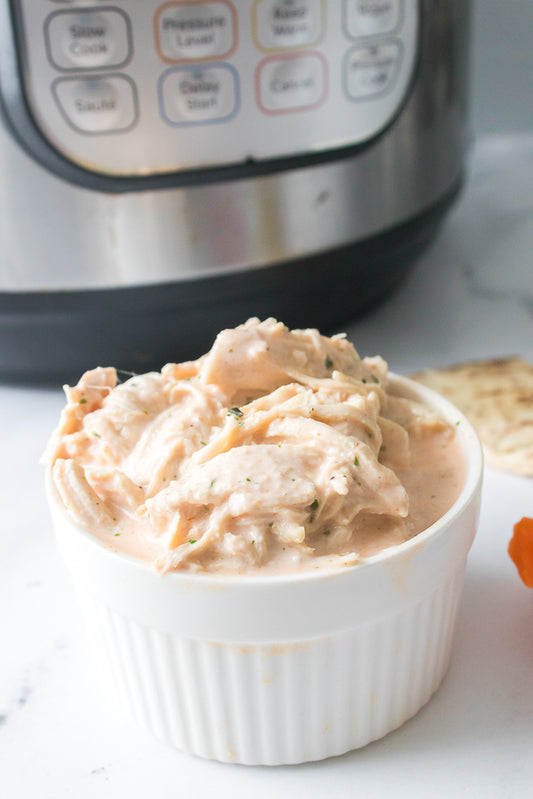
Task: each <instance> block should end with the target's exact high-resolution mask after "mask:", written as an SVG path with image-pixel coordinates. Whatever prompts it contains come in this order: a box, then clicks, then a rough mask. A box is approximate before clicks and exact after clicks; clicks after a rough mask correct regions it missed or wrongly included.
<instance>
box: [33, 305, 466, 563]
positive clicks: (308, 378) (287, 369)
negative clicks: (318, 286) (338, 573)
mask: <svg viewBox="0 0 533 799" xmlns="http://www.w3.org/2000/svg"><path fill="white" fill-rule="evenodd" d="M65 392H66V396H67V405H66V407H65V409H64V410H63V412H62V414H61V419H60V423H59V426H58V428H57V430H56V431H55V433H54V434H53V436H52V438H51V440H50V443H49V446H48V448H47V451H46V453H45V456H44V459H45V462H46V463H47V464H48V465H49V467H50V468H51V470H52V479H53V482H54V485H55V487H56V489H57V494H58V497H59V499H60V501H61V502H62V504H63V505H64V507H65V510H66V512H67V513H68V515H69V516H70V517H71V518H72V520H73V521H74V522H75V523H76V524H78V525H80V526H82V527H84V528H88V529H91V530H92V531H93V532H94V533H95V534H96V535H97V536H98V537H99V538H101V540H104V541H106V542H107V543H108V544H109V545H110V546H112V547H113V548H116V549H119V550H121V551H124V552H127V553H130V554H134V555H137V556H139V557H144V558H148V559H152V560H154V562H155V565H156V567H157V568H158V569H159V570H160V571H161V572H166V571H169V570H178V569H188V570H204V569H205V570H210V571H226V572H235V571H236V572H246V571H249V570H255V569H262V570H264V571H268V570H270V571H276V570H282V571H283V570H291V569H299V568H314V567H330V566H334V565H341V564H351V563H354V562H356V561H357V560H358V559H359V558H360V557H362V556H366V555H368V554H372V553H373V552H376V551H379V550H380V549H382V548H383V547H386V546H390V545H393V544H397V543H400V542H401V541H404V540H406V539H407V538H409V537H410V536H412V535H414V534H416V532H419V528H420V524H424V525H425V524H426V523H427V518H428V516H427V513H422V514H420V513H419V514H418V515H417V512H413V509H412V508H411V507H410V502H411V503H412V500H413V497H411V496H410V492H409V483H410V477H409V475H410V471H411V466H412V464H411V454H412V449H413V447H412V445H413V442H415V444H416V446H417V447H418V449H419V450H420V447H421V442H425V443H426V445H427V447H429V448H430V449H429V450H427V452H426V450H424V452H425V455H424V452H423V453H422V455H424V457H426V458H428V457H431V456H430V455H429V456H428V452H430V453H431V452H433V453H434V452H435V451H436V449H435V448H440V450H441V451H443V450H447V455H448V456H449V461H450V463H448V462H447V467H446V468H447V469H448V472H449V474H450V485H452V486H453V487H452V488H450V487H449V486H448V489H447V491H445V492H444V493H443V492H442V490H441V492H440V494H441V496H442V501H441V502H440V504H439V503H434V502H433V506H434V510H433V515H435V514H438V515H441V513H442V512H443V507H444V506H445V505H447V506H448V507H449V505H451V504H452V502H453V499H454V498H455V495H456V494H457V492H458V490H459V485H460V474H459V471H460V470H459V469H458V468H457V464H456V465H455V468H452V466H451V465H450V464H451V463H452V462H453V460H454V458H455V456H456V455H457V453H456V452H455V450H454V448H453V447H454V444H453V431H452V430H451V429H450V426H449V425H448V424H447V423H446V422H444V421H443V420H442V419H440V418H439V417H437V416H436V415H435V414H434V413H433V412H431V411H429V410H427V409H425V408H424V407H422V406H420V405H417V404H416V403H413V402H412V401H410V400H408V399H405V398H401V397H396V396H389V393H388V377H387V365H386V363H385V362H384V361H383V360H382V359H381V358H364V359H361V358H360V357H359V355H358V354H357V352H356V351H355V349H354V348H353V346H352V345H351V344H350V343H349V342H348V341H347V340H346V338H345V337H343V336H334V337H332V338H326V337H325V336H322V335H320V333H319V332H318V331H316V330H293V331H290V330H288V329H287V328H286V327H285V326H284V325H283V324H281V323H280V322H277V321H275V320H273V319H267V320H266V321H264V322H260V321H259V320H257V319H250V320H249V321H248V322H246V324H244V325H241V326H239V327H237V328H235V329H233V330H224V331H222V332H221V333H220V334H219V336H218V337H217V339H216V341H215V343H214V345H213V347H212V349H211V351H210V352H209V353H208V354H207V355H204V356H203V357H201V358H199V359H198V360H197V361H192V362H188V363H184V364H167V365H166V366H165V367H164V368H163V369H162V371H161V373H155V372H152V373H149V374H145V375H140V376H135V377H132V378H131V379H129V380H127V381H126V382H124V383H118V382H117V374H116V371H115V370H114V369H112V368H106V369H102V368H97V369H93V370H91V371H88V372H86V373H85V374H84V375H83V377H82V378H81V380H80V381H79V383H78V385H77V386H75V387H74V388H70V387H66V388H65ZM427 447H426V449H427ZM431 447H432V448H433V449H431ZM420 457H422V456H420ZM443 457H444V455H442V454H441V456H440V458H441V460H440V461H439V462H438V463H437V464H436V465H435V469H440V472H441V473H442V470H443V468H444V466H443V461H442V458H443ZM455 459H456V458H455ZM428 468H431V466H430V465H429V466H428ZM411 482H412V484H413V486H414V485H415V482H416V481H415V480H411ZM434 483H435V479H429V478H428V490H430V491H433V490H434ZM417 485H418V484H417ZM431 486H433V488H431ZM454 492H455V493H454ZM428 496H429V495H428ZM416 502H420V499H419V498H418V497H417V498H416ZM444 509H446V508H444ZM415 511H416V509H415ZM435 518H437V516H435ZM433 520H434V519H433ZM420 529H422V528H420Z"/></svg>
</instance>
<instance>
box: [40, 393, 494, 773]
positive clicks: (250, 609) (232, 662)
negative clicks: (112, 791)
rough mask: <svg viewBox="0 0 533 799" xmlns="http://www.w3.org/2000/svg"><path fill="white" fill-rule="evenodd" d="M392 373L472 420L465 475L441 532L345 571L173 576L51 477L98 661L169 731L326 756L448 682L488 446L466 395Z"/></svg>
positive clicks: (141, 713) (180, 739) (402, 715)
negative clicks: (68, 512) (463, 404)
mask: <svg viewBox="0 0 533 799" xmlns="http://www.w3.org/2000/svg"><path fill="white" fill-rule="evenodd" d="M395 381H396V383H397V385H401V387H402V390H403V391H404V393H409V394H410V395H411V396H413V397H415V398H418V399H422V400H423V401H424V402H426V403H427V404H429V405H431V406H433V407H435V408H437V409H438V410H439V411H440V412H441V413H442V414H443V415H444V416H445V417H446V418H448V419H449V420H450V421H452V422H453V423H455V422H459V425H458V427H457V431H458V436H459V440H460V442H461V445H462V449H463V454H464V457H465V460H466V462H467V479H466V483H465V487H464V489H463V491H462V493H461V496H460V497H459V499H458V500H457V502H456V503H455V505H454V507H453V508H452V509H451V510H450V511H449V512H448V513H447V514H446V515H445V516H444V517H443V518H442V519H441V520H440V521H439V522H437V523H436V524H434V525H433V526H432V527H430V528H429V529H428V530H426V531H425V532H423V533H421V534H420V535H418V536H417V537H416V538H414V539H412V540H411V541H408V542H406V543H405V544H402V545H400V546H398V547H394V548H391V549H389V550H386V551H385V552H383V553H381V554H380V555H377V556H375V557H373V558H370V559H368V560H367V561H366V562H364V563H362V564H360V565H357V566H354V567H346V568H345V569H343V570H341V571H335V572H327V573H324V572H315V573H312V574H310V573H307V574H297V575H289V576H287V575H284V576H275V577H258V576H255V577H245V578H242V577H240V578H239V577H224V576H220V575H218V576H217V575H212V576H210V575H203V574H186V573H171V574H167V575H165V576H163V577H162V576H160V575H158V574H157V573H156V572H155V571H154V570H153V569H151V568H150V567H149V566H147V565H146V564H144V563H142V562H140V561H137V560H135V559H133V558H130V557H127V556H124V555H120V554H117V553H114V552H112V551H110V550H109V549H107V548H106V547H104V546H103V545H102V544H100V543H99V541H98V540H97V539H96V538H94V537H93V536H91V535H90V534H89V533H87V532H85V531H82V530H78V529H76V528H75V527H74V526H73V525H72V523H71V522H70V521H69V520H68V519H67V518H66V516H65V514H64V513H63V510H62V508H61V507H60V506H59V503H58V501H57V498H56V497H55V495H54V491H53V487H52V486H51V484H50V481H49V483H48V494H49V500H50V506H51V510H52V516H53V520H54V526H55V530H56V534H57V538H58V541H59V544H60V547H61V550H62V552H63V556H64V558H65V560H66V562H67V565H68V567H69V569H70V571H71V573H72V575H73V577H74V579H75V582H76V586H77V588H78V594H79V597H80V601H81V604H82V608H83V611H84V614H85V617H86V619H87V622H88V626H89V629H90V631H91V633H92V639H93V644H94V647H95V652H96V655H97V661H98V662H99V663H100V664H101V665H102V667H103V669H104V671H105V672H106V673H107V676H108V678H109V681H110V684H111V685H112V687H113V691H114V693H115V694H118V695H119V696H120V697H121V699H122V702H123V704H124V706H125V707H126V708H127V709H128V710H129V712H130V713H131V714H132V715H133V716H134V717H135V718H136V719H137V720H138V721H139V722H140V723H141V724H143V725H145V726H147V727H148V728H150V729H151V730H152V731H153V733H154V734H155V735H156V736H157V737H158V738H160V739H161V740H164V741H166V742H167V743H170V744H172V745H174V746H176V747H177V748H179V749H182V750H184V751H188V752H192V753H194V754H197V755H200V756H202V757H209V758H215V759H217V760H221V761H229V762H238V763H246V764H265V765H276V764H287V763H300V762H303V761H309V760H320V759H322V758H325V757H329V756H332V755H338V754H341V753H343V752H346V751H348V750H350V749H354V748H357V747H361V746H364V745H365V744H367V743H369V742H370V741H372V740H375V739H377V738H380V737H381V736H383V735H385V734H386V733H387V732H389V731H391V730H393V729H395V728H396V727H398V726H400V725H401V724H402V723H403V722H404V721H406V720H407V719H408V718H410V717H411V716H413V715H414V714H415V713H416V712H417V711H418V710H419V709H420V708H421V707H422V705H424V704H425V702H427V701H428V699H429V698H430V697H431V695H432V694H433V693H434V691H435V690H436V689H437V687H438V686H439V684H440V682H441V680H442V678H443V676H444V674H445V671H446V668H447V665H448V661H449V657H450V651H451V644H452V638H453V630H454V625H455V618H456V614H457V607H458V603H459V599H460V594H461V588H462V583H463V575H464V569H465V564H466V557H467V554H468V551H469V549H470V546H471V544H472V541H473V538H474V535H475V530H476V525H477V517H478V510H479V496H480V486H481V473H482V456H481V449H480V445H479V442H478V439H477V437H476V435H475V433H474V432H473V430H472V428H471V427H470V425H469V424H468V422H467V421H466V419H465V418H464V417H463V416H462V415H461V414H460V413H459V412H458V411H457V410H456V409H455V408H453V406H451V405H450V404H449V403H447V402H446V401H445V400H443V399H442V398H440V397H438V396H437V395H435V394H434V393H433V392H430V391H428V390H427V389H423V388H422V387H420V386H418V385H416V384H413V383H411V382H410V381H406V380H401V379H398V378H396V379H395Z"/></svg>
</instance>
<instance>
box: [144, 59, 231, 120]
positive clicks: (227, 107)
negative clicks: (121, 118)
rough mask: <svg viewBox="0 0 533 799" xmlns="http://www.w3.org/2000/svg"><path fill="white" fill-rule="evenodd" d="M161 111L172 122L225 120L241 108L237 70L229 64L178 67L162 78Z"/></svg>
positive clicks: (160, 90) (160, 86) (160, 85)
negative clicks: (206, 66)
mask: <svg viewBox="0 0 533 799" xmlns="http://www.w3.org/2000/svg"><path fill="white" fill-rule="evenodd" d="M159 99H160V104H161V114H162V116H163V118H164V119H165V120H166V121H167V122H168V123H169V124H171V125H201V124H206V123H209V122H223V121H225V120H228V119H230V118H231V117H232V116H234V115H235V114H236V113H237V111H238V109H239V102H240V99H239V81H238V76H237V72H236V71H235V69H234V68H233V67H231V66H229V65H228V64H218V65H217V66H210V67H208V68H205V69H202V68H195V69H191V68H188V67H176V68H175V69H172V70H169V71H168V72H166V73H165V74H164V75H163V76H162V77H161V80H160V84H159Z"/></svg>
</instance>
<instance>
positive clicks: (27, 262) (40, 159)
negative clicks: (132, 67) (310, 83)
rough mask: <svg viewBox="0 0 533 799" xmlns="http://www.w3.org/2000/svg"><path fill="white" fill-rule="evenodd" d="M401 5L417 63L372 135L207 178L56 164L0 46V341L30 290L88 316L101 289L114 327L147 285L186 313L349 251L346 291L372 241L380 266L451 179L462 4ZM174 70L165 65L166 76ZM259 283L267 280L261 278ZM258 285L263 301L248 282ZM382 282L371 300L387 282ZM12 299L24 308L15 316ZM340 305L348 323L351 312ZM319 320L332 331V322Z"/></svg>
mask: <svg viewBox="0 0 533 799" xmlns="http://www.w3.org/2000/svg"><path fill="white" fill-rule="evenodd" d="M409 2H412V3H414V5H415V6H416V18H417V26H418V27H417V30H416V39H417V44H416V57H415V59H414V62H413V68H412V71H411V74H410V76H409V81H408V85H407V87H406V90H405V92H404V97H403V98H402V101H401V103H400V104H399V106H398V108H397V109H395V111H394V114H393V115H392V117H391V118H390V119H389V120H388V121H387V123H386V125H385V126H384V128H383V130H380V131H379V133H378V134H377V135H375V136H372V137H370V138H369V139H368V140H365V141H362V142H359V143H356V144H353V143H343V146H339V147H329V148H328V149H326V150H321V149H320V148H316V149H313V150H312V151H308V152H305V153H303V152H301V151H298V152H297V153H296V154H288V155H285V156H280V155H279V154H278V155H277V156H276V157H268V158H264V159H263V160H261V159H252V160H249V161H248V162H243V163H239V164H234V163H230V164H215V169H213V168H212V167H213V164H210V165H208V168H207V169H203V168H200V167H197V166H196V167H193V168H188V169H185V170H179V169H176V170H174V171H172V170H170V171H166V172H165V171H162V172H154V175H152V176H151V177H147V178H146V179H144V178H143V175H140V174H136V175H133V176H131V175H122V174H119V175H114V176H113V175H111V176H109V175H105V174H103V172H102V170H98V169H94V168H93V167H92V166H90V167H89V168H87V167H85V166H84V165H83V164H80V163H74V164H73V163H72V162H73V161H74V160H75V159H72V158H70V157H69V156H68V154H65V152H58V150H57V148H56V147H54V143H53V141H51V137H50V136H49V135H47V131H46V126H45V125H41V124H40V120H39V112H38V109H37V110H36V109H35V108H32V103H31V97H30V96H28V91H27V90H26V94H25V89H24V81H23V74H24V69H25V66H24V59H23V58H22V57H21V54H20V52H19V51H17V45H16V42H14V41H8V39H7V38H6V37H4V39H5V41H4V43H3V44H4V46H3V48H2V53H1V55H0V76H1V79H2V86H1V88H2V94H3V105H4V122H3V124H2V125H0V171H1V174H2V181H0V247H1V251H2V259H1V261H0V324H1V320H2V315H3V321H4V324H5V325H7V327H6V328H5V329H6V331H7V332H6V335H9V337H10V338H13V337H16V336H17V335H18V328H17V322H16V313H17V312H18V311H19V310H20V313H21V314H22V316H21V317H20V319H21V320H22V318H23V317H24V323H27V321H28V317H29V316H31V314H32V313H33V310H32V309H33V307H34V306H35V304H36V303H37V298H38V295H39V293H41V292H46V294H47V298H48V301H50V298H51V297H57V301H58V303H59V304H61V302H62V299H61V298H62V297H63V298H67V297H69V298H70V299H69V303H70V304H71V307H72V308H75V307H76V302H75V301H74V300H75V298H78V299H79V294H80V293H83V292H89V295H90V292H96V294H95V295H94V296H95V301H96V302H98V301H99V298H100V297H101V294H100V293H99V292H101V291H105V290H107V289H111V290H113V291H114V292H115V294H114V295H113V296H114V297H115V298H116V300H117V306H116V314H115V315H118V316H120V312H121V311H120V294H119V293H117V292H120V290H121V289H127V290H130V289H131V290H134V289H142V288H143V287H144V288H146V289H148V288H153V287H154V286H159V287H162V288H163V290H165V287H167V288H168V291H169V292H171V291H174V290H175V291H178V292H179V294H177V295H175V296H185V295H186V294H187V287H188V286H189V285H193V284H194V286H195V289H194V293H193V294H194V296H191V297H189V298H188V300H187V301H188V303H189V305H191V304H193V305H194V303H198V306H199V307H200V306H201V303H202V297H204V298H209V300H210V302H213V301H214V300H216V295H217V293H218V295H219V296H220V297H223V294H224V292H223V291H222V292H219V289H218V288H217V286H220V285H223V284H220V283H217V281H220V280H222V279H223V278H224V277H228V278H229V279H231V280H232V281H233V283H232V284H231V285H232V289H231V291H230V294H231V293H232V292H234V289H235V286H237V285H242V286H244V285H245V286H246V290H247V291H248V292H249V290H250V287H251V286H252V285H253V281H254V280H257V285H258V291H260V292H261V293H262V295H265V292H266V293H268V292H269V291H271V290H272V291H273V290H274V289H273V283H272V281H274V283H276V284H277V283H279V286H277V288H275V291H280V292H282V293H283V292H284V291H285V289H284V287H283V274H284V272H283V266H284V265H287V270H286V273H287V274H288V273H289V271H290V265H291V264H295V263H296V264H298V269H299V278H298V280H299V281H301V279H302V277H303V276H305V264H306V262H309V263H311V261H312V260H313V259H316V258H317V257H324V258H326V259H327V263H329V264H331V266H332V267H333V266H334V257H333V260H332V259H331V258H328V254H330V253H336V252H341V251H348V250H349V251H350V252H351V253H352V256H351V260H352V262H353V264H354V271H353V281H355V282H356V283H357V275H358V272H357V263H358V261H359V260H360V259H358V258H357V257H356V255H357V248H358V247H359V246H362V247H363V251H364V245H365V243H366V242H376V243H378V242H379V239H380V237H382V240H383V254H384V255H385V256H386V255H387V252H386V249H387V247H386V241H387V239H386V236H387V234H390V233H391V232H392V233H393V232H394V231H395V230H400V229H401V228H402V226H404V225H411V226H412V225H413V224H414V225H415V227H416V224H415V223H416V220H417V219H419V218H420V219H422V218H425V215H427V214H428V212H431V210H432V209H440V208H441V209H444V207H445V206H446V205H447V203H448V200H449V198H450V197H452V196H453V194H454V192H455V191H456V189H457V187H458V185H459V184H460V181H461V177H462V174H463V167H464V159H465V152H466V148H467V143H468V127H467V93H468V91H467V90H468V38H469V36H468V33H469V31H468V24H469V3H468V2H467V1H466V0H424V1H423V2H421V3H420V4H418V3H415V2H414V0H405V3H406V4H409ZM50 5H54V6H56V5H57V6H58V5H59V4H50ZM93 5H94V4H93ZM116 5H117V6H118V5H119V3H117V4H116ZM177 5H179V4H177ZM189 5H190V4H189ZM329 5H332V4H331V3H330V4H329ZM339 5H340V3H339ZM106 8H107V6H106ZM2 13H3V14H4V15H5V14H6V9H4V11H3V12H2ZM0 21H1V22H2V29H3V30H8V29H9V28H8V26H9V25H11V24H12V20H11V21H10V20H8V19H7V18H4V19H3V20H0ZM348 44H350V43H348ZM358 46H359V45H357V44H356V45H354V47H355V48H357V47H358ZM348 49H349V48H348ZM352 49H353V48H352ZM271 58H272V56H270V55H267V56H265V59H264V60H265V61H268V60H269V59H271ZM180 69H182V67H181V66H177V67H176V66H173V67H169V70H170V72H172V71H176V70H180ZM17 70H18V72H17ZM70 79H71V78H69V76H68V75H67V77H61V80H64V81H67V80H70ZM17 81H18V82H19V85H18V86H17ZM30 127H31V128H32V129H31V130H29V128H30ZM43 128H44V131H43ZM28 131H29V132H28ZM178 132H179V131H178ZM39 134H42V141H41V140H39ZM221 135H222V134H221ZM247 135H249V136H251V137H253V135H254V131H253V130H248V132H247ZM38 140H39V141H38ZM36 141H38V143H37V145H36V144H35V142H36ZM43 151H44V152H45V155H44V156H42V152H43ZM46 153H52V154H53V158H51V159H48V158H47V155H46ZM54 159H55V161H54ZM57 163H59V167H58V168H56V164H57ZM189 167H190V165H189ZM69 170H70V171H69ZM106 179H107V180H108V183H107V184H106V182H105V181H106ZM99 181H100V182H99ZM121 181H122V182H121ZM84 184H85V185H84ZM439 218H440V216H439ZM434 227H435V225H434V219H432V229H433V228H434ZM378 247H379V244H378ZM354 248H355V249H354ZM389 260H390V259H389ZM321 268H322V270H323V266H322V267H321ZM272 269H273V270H274V272H271V274H273V275H275V277H272V278H265V275H267V274H269V270H272ZM260 273H264V274H263V277H262V278H260V277H258V275H259V274H260ZM256 276H257V277H256ZM326 278H327V275H325V274H324V279H326ZM265 279H267V281H268V287H267V288H265V285H264V282H263V283H262V282H261V281H264V280H265ZM236 280H240V281H241V283H240V284H239V283H236V282H235V281H236ZM365 280H366V281H367V282H369V280H370V282H372V281H373V282H375V284H376V287H375V291H373V292H370V294H369V301H373V299H375V297H377V296H378V295H379V293H380V291H379V284H380V274H379V269H378V268H377V267H376V269H375V270H374V276H373V277H372V275H370V276H368V275H366V276H365ZM280 281H281V282H280ZM382 282H383V287H384V288H386V287H387V286H388V285H389V283H390V281H389V280H388V279H385V278H384V279H383V281H382ZM228 285H229V284H228ZM313 285H315V284H313ZM316 285H318V286H319V285H320V283H318V284H316ZM352 285H353V282H352ZM183 292H185V294H184V293H183ZM342 292H343V293H345V289H342ZM361 294H363V295H364V291H362V292H361ZM146 296H148V295H146ZM168 296H170V295H169V294H168V293H167V297H168ZM25 297H26V298H31V301H30V304H29V305H28V304H27V303H26V304H25V301H24V298H25ZM73 298H74V299H73ZM28 301H29V299H28ZM225 301H226V300H223V299H221V302H225ZM128 302H129V300H128ZM148 304H150V303H148ZM230 304H231V303H230ZM130 305H131V303H130ZM30 306H31V307H30ZM178 306H179V302H178ZM43 307H44V306H43ZM57 307H59V306H57ZM61 307H62V308H63V310H64V306H61ZM136 307H137V306H136ZM138 307H139V308H140V307H142V303H141V305H140V306H138ZM248 307H249V312H250V313H254V311H255V310H256V306H255V305H254V303H253V302H250V303H249V304H248V306H247V305H246V303H244V310H245V313H246V310H247V308H248ZM352 307H353V311H354V313H357V312H358V310H359V306H358V303H357V302H354V303H353V306H352ZM176 308H177V306H176ZM48 310H50V312H53V310H54V309H50V308H49V309H48ZM167 310H169V309H168V308H167ZM261 310H262V309H261ZM265 310H267V311H268V310H270V309H269V308H266V309H265ZM272 310H273V311H276V307H275V304H273V306H272ZM241 311H242V309H241V308H239V312H241ZM347 312H348V313H349V310H348V308H346V309H344V310H343V312H341V313H340V314H337V316H341V317H342V316H344V317H346V315H347ZM200 315H202V312H201V309H200ZM205 316H206V314H204V317H205ZM207 316H209V314H208V313H207ZM7 317H9V319H8V318H7ZM6 319H7V321H6ZM204 321H205V319H204ZM222 321H225V320H222ZM289 321H290V320H289ZM314 321H315V320H314V319H313V318H310V319H309V322H310V323H314ZM329 321H330V322H334V321H335V312H334V309H332V312H331V314H330V320H329ZM207 328H208V334H209V335H211V333H212V330H211V327H210V325H207ZM178 332H179V331H178ZM178 337H179V336H178ZM202 343H203V342H202ZM111 354H112V353H111ZM191 354H193V353H191ZM19 355H20V353H19ZM13 357H14V356H13ZM13 357H10V358H8V361H11V362H12V361H13ZM154 358H155V359H156V360H157V359H158V355H157V353H153V355H152V360H154ZM29 360H30V361H31V357H30V359H29ZM1 368H2V364H1V363H0V369H1ZM28 368H29V367H28ZM6 369H7V372H9V371H10V366H9V364H8V365H7V366H6Z"/></svg>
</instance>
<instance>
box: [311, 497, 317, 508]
mask: <svg viewBox="0 0 533 799" xmlns="http://www.w3.org/2000/svg"><path fill="white" fill-rule="evenodd" d="M317 508H318V499H314V500H313V501H312V502H311V510H316V509H317Z"/></svg>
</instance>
